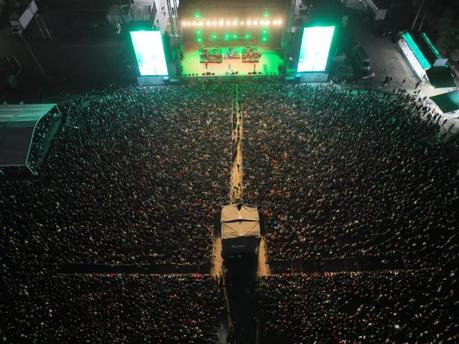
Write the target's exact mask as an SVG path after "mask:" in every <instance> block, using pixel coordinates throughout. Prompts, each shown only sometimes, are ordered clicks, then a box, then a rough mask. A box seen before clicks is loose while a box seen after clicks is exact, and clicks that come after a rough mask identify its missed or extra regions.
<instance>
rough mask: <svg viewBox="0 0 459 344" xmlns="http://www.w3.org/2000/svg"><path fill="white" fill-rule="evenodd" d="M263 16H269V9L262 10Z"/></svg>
mask: <svg viewBox="0 0 459 344" xmlns="http://www.w3.org/2000/svg"><path fill="white" fill-rule="evenodd" d="M263 17H265V18H268V17H269V11H268V10H264V11H263Z"/></svg>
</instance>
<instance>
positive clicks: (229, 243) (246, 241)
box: [220, 204, 260, 256]
mask: <svg viewBox="0 0 459 344" xmlns="http://www.w3.org/2000/svg"><path fill="white" fill-rule="evenodd" d="M220 224H221V237H222V244H223V255H224V256H231V255H237V254H239V253H256V252H257V250H258V245H259V242H260V216H259V215H258V209H257V207H249V206H246V205H234V204H230V205H225V206H224V207H222V212H221V217H220Z"/></svg>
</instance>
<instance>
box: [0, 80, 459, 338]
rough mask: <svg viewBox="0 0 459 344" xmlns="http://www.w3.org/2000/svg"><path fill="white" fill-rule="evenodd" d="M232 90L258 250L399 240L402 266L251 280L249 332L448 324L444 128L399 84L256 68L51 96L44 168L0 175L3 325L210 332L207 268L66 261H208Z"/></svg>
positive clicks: (61, 331) (212, 296)
mask: <svg viewBox="0 0 459 344" xmlns="http://www.w3.org/2000/svg"><path fill="white" fill-rule="evenodd" d="M236 90H237V91H236ZM236 95H240V99H239V100H240V104H241V105H242V115H243V122H242V126H243V135H244V141H243V183H244V184H243V187H244V193H243V200H244V202H246V203H249V204H255V205H257V206H258V208H259V210H260V211H261V213H262V214H263V216H264V219H265V220H266V221H265V222H266V223H265V227H266V232H267V234H266V239H267V247H268V253H269V259H271V260H279V261H281V260H286V261H296V260H308V259H322V258H341V257H355V256H358V257H359V258H362V257H369V256H373V257H382V256H397V257H401V259H402V260H403V261H404V262H405V264H406V267H407V268H408V270H400V271H389V270H387V271H381V272H365V273H362V272H360V273H349V272H347V273H338V274H330V273H323V274H309V275H303V274H296V275H294V274H284V275H276V276H272V277H269V278H268V279H263V280H260V282H259V285H258V290H257V294H258V299H257V300H258V309H259V314H258V315H259V316H258V324H259V329H260V340H261V341H260V342H261V343H314V342H316V343H343V344H344V343H378V342H381V343H382V342H408V343H412V342H413V343H414V342H416V340H417V342H422V343H447V342H454V339H457V337H454V335H455V333H457V327H455V325H453V324H454V319H453V318H452V314H453V306H454V304H455V303H456V306H457V295H456V294H455V290H454V285H455V284H456V281H457V270H455V269H454V262H456V261H457V253H458V246H457V233H456V232H457V231H456V229H457V228H456V227H457V224H456V216H457V209H456V208H455V204H456V203H457V201H458V198H459V193H458V188H457V186H458V184H457V176H458V167H459V166H458V162H459V156H458V155H459V149H458V148H459V140H458V136H457V135H456V136H452V135H451V127H449V126H448V124H447V123H445V122H444V121H443V120H440V118H439V116H438V115H437V114H435V113H434V112H433V111H432V110H431V109H430V108H429V107H428V106H427V105H425V103H424V100H423V99H419V98H417V97H416V96H412V95H409V94H408V93H406V92H404V91H401V90H398V91H394V92H392V93H390V92H379V91H375V90H360V91H357V90H352V89H350V88H347V87H343V86H336V85H330V84H327V85H323V84H322V85H315V86H312V85H291V84H285V83H277V82H270V83H257V84H249V83H240V84H239V85H238V86H234V85H231V84H227V85H225V84H221V85H218V84H211V85H196V86H174V87H149V88H143V87H132V88H126V89H112V90H107V91H105V92H94V93H88V94H86V95H83V96H79V97H76V98H74V99H71V100H69V101H68V102H65V103H63V104H60V109H61V112H62V113H63V115H64V116H65V118H66V120H65V123H64V124H63V126H62V129H61V132H60V133H59V135H58V136H57V137H56V139H55V141H54V143H53V145H52V148H51V150H50V152H49V154H48V158H47V159H46V161H45V162H44V163H43V165H42V166H41V168H40V176H39V177H38V178H34V179H30V180H2V181H0V209H2V212H1V213H0V251H2V255H0V272H1V273H2V277H1V278H0V315H2V316H1V317H0V324H1V325H2V326H1V327H0V330H1V329H2V328H6V330H4V331H3V332H0V341H2V340H3V342H6V343H75V342H79V343H143V342H145V343H215V342H216V341H217V327H218V326H219V324H220V323H221V322H222V317H223V316H222V313H223V301H222V300H223V296H222V293H221V287H220V286H219V283H217V281H215V280H213V279H212V278H210V277H209V276H202V275H197V274H195V275H177V274H170V275H155V274H150V275H149V274H145V275H137V274H110V273H108V274H94V273H92V274H90V273H87V274H65V273H63V272H66V271H63V270H62V267H63V266H65V265H67V264H81V265H84V264H101V265H107V266H108V265H110V264H113V265H120V264H121V265H123V264H129V265H131V266H137V265H142V264H152V265H153V264H173V265H174V264H175V265H181V266H183V265H187V266H190V265H194V264H204V263H208V262H209V259H210V256H211V252H212V240H211V237H212V234H213V231H214V227H213V226H214V223H213V219H214V218H216V217H218V216H215V215H216V214H217V213H218V212H219V211H220V206H222V205H224V204H227V202H228V201H229V200H228V196H229V191H230V190H229V181H230V176H229V174H230V168H231V159H232V157H233V158H234V156H235V151H234V147H235V146H237V143H238V141H237V140H235V137H232V136H234V132H235V131H236V130H235V129H239V127H237V126H238V125H240V123H237V122H236V120H235V114H236V112H235V104H236V103H237V102H235V97H236ZM51 124H52V123H51ZM231 124H232V125H233V126H232V125H231ZM49 127H50V122H48V121H44V122H43V124H42V126H40V127H38V128H37V140H36V142H35V143H34V145H38V146H37V147H42V146H43V144H44V142H45V141H44V140H45V139H47V137H46V135H45V134H44V132H45V131H46V130H48V129H49ZM236 127H237V128H236ZM439 129H440V130H439ZM232 140H233V141H234V142H232ZM39 151H40V150H39V149H38V148H33V149H32V157H33V158H34V159H35V158H36V157H37V156H38V155H37V154H38V153H37V152H39ZM238 168H239V166H238ZM3 210H4V211H3ZM67 272H68V271H67ZM4 315H5V316H4ZM4 319H7V320H6V321H5V320H4ZM5 323H6V324H5Z"/></svg>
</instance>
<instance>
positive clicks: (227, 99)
mask: <svg viewBox="0 0 459 344" xmlns="http://www.w3.org/2000/svg"><path fill="white" fill-rule="evenodd" d="M60 110H61V112H62V113H63V114H64V115H65V116H66V117H67V119H66V122H65V124H64V125H63V128H62V130H61V133H60V135H59V136H58V137H57V138H56V141H55V143H54V144H53V146H52V149H51V151H50V153H49V155H48V158H47V160H46V162H45V164H44V165H43V166H42V169H41V174H40V178H39V179H35V180H30V181H24V180H19V181H18V180H13V181H8V180H7V181H1V185H0V209H2V216H1V221H0V229H1V231H0V232H1V233H0V236H1V240H0V250H1V251H2V252H3V253H2V255H4V256H5V257H6V259H7V260H8V262H7V263H5V264H3V268H4V269H5V268H10V269H12V270H16V269H18V268H19V269H25V270H30V269H34V270H36V269H41V268H43V267H46V269H49V268H50V267H51V266H56V267H59V266H61V265H62V264H63V263H87V264H90V263H97V264H107V263H112V264H124V263H129V264H133V263H134V264H135V263H144V262H148V263H160V264H162V263H172V264H199V263H207V262H209V259H210V255H211V249H212V241H211V235H212V231H213V223H212V216H211V214H213V213H215V212H218V211H219V209H220V206H221V205H222V204H225V203H226V202H227V194H228V190H227V187H226V186H227V185H228V180H229V166H230V163H231V161H230V159H231V125H230V121H231V88H226V87H221V88H219V87H218V86H214V87H212V88H211V87H204V86H203V87H169V88H167V87H157V88H139V87H135V88H134V87H133V88H127V89H115V90H109V91H105V92H100V93H89V94H86V95H83V96H81V97H78V98H76V99H74V100H72V101H71V102H70V103H63V104H60ZM3 209H6V210H7V211H6V212H5V211H3Z"/></svg>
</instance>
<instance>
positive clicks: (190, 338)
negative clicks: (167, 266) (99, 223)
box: [0, 274, 224, 344]
mask: <svg viewBox="0 0 459 344" xmlns="http://www.w3.org/2000/svg"><path fill="white" fill-rule="evenodd" d="M8 283H12V284H13V285H15V288H12V289H11V295H8V298H9V304H8V305H7V306H6V307H7V308H6V314H5V313H3V314H2V320H1V321H2V322H3V321H4V320H5V319H7V326H6V327H2V329H1V330H0V342H1V343H24V344H25V343H27V344H42V343H61V344H64V343H94V344H97V343H101V344H105V343H157V344H169V343H177V344H178V343H193V344H214V343H216V342H217V336H218V331H219V328H220V324H221V322H222V319H223V316H224V312H223V310H224V303H223V296H222V293H221V288H220V287H219V285H218V283H217V282H216V281H215V280H213V279H212V278H210V277H204V276H200V275H122V274H111V275H91V274H83V275H55V276H51V277H50V276H47V275H40V276H33V277H31V276H28V277H25V276H21V278H20V280H19V281H14V280H9V281H8ZM4 311H5V310H4Z"/></svg>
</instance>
